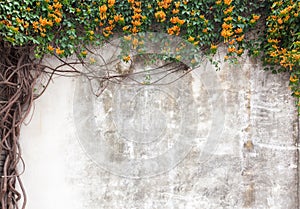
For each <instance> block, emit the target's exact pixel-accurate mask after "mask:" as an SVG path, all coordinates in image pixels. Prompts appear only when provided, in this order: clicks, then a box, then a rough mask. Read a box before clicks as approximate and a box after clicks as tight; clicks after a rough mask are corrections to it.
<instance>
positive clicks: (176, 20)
mask: <svg viewBox="0 0 300 209" xmlns="http://www.w3.org/2000/svg"><path fill="white" fill-rule="evenodd" d="M178 20H179V18H178V17H171V19H170V22H171V23H173V24H176V23H177V22H178Z"/></svg>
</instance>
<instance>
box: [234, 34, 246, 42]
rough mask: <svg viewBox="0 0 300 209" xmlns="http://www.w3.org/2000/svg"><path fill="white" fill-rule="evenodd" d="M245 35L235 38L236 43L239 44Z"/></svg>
mask: <svg viewBox="0 0 300 209" xmlns="http://www.w3.org/2000/svg"><path fill="white" fill-rule="evenodd" d="M244 37H245V35H242V36H240V37H237V38H236V41H238V42H241V41H242V40H244Z"/></svg>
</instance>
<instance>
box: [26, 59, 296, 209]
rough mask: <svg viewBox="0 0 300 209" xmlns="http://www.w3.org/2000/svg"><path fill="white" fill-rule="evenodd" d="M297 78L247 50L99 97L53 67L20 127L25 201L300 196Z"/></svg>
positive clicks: (151, 203)
mask: <svg viewBox="0 0 300 209" xmlns="http://www.w3.org/2000/svg"><path fill="white" fill-rule="evenodd" d="M51 63H52V64H53V65H56V64H57V63H55V61H54V60H51ZM135 65H136V66H138V67H136V68H135V70H136V69H140V68H141V66H140V64H139V63H135ZM179 73H180V72H179ZM181 73H182V72H181ZM176 75H177V76H178V73H177V74H176V73H175V74H174V76H176ZM136 78H137V79H139V78H140V77H136ZM153 79H155V77H154V78H153ZM170 79H171V78H170ZM288 82H289V76H288V75H284V74H280V75H273V74H271V73H270V72H264V71H263V70H262V67H261V66H260V65H259V64H257V63H256V62H255V61H253V60H250V59H249V58H243V59H241V61H240V63H238V64H236V65H230V64H226V63H222V64H221V70H220V71H217V72H215V71H214V70H213V69H212V66H211V65H210V64H203V65H202V66H201V67H200V68H198V69H196V70H194V71H193V72H192V73H190V74H188V75H187V76H185V77H183V78H182V79H180V80H178V82H175V83H173V84H170V85H167V86H165V85H162V86H160V85H156V86H151V85H150V86H148V85H144V86H143V85H140V86H134V85H132V80H126V79H125V81H124V84H126V85H122V86H120V85H114V84H112V85H110V86H109V87H107V89H106V90H105V91H104V92H103V94H102V95H101V96H99V97H97V98H96V97H93V96H92V94H91V92H90V91H89V90H88V85H87V82H86V81H85V80H84V79H83V78H80V77H77V78H65V77H55V79H54V80H53V82H52V83H51V84H50V86H49V88H48V89H47V91H46V92H45V94H44V95H43V96H42V97H41V98H40V99H38V100H36V101H35V105H34V110H33V112H34V114H33V116H32V118H31V121H30V123H29V124H28V125H24V126H23V127H22V136H21V143H22V149H23V157H24V160H25V162H26V172H25V173H24V175H23V181H24V185H25V187H26V191H27V196H28V206H27V208H28V209H40V208H43V209H53V208H56V209H69V208H70V209H99V208H105V209H106V208H107V209H108V208H124V209H125V208H126V209H127V208H128V209H133V208H137V209H140V208H145V209H153V208H159V209H161V208H188V209H189V208H191V209H192V208H197V209H198V208H199V209H200V208H201V209H202V208H205V209H221V208H222V209H223V208H228V209H232V208H237V209H241V208H253V209H259V208H261V209H267V208H268V209H269V208H270V209H271V208H272V209H280V208H282V209H296V208H299V199H298V198H299V196H298V194H299V192H298V190H299V183H298V182H299V175H298V174H299V173H298V149H297V138H298V127H297V124H298V122H297V115H296V108H295V106H294V100H293V99H292V98H291V96H290V91H289V90H288ZM28 121H29V119H28Z"/></svg>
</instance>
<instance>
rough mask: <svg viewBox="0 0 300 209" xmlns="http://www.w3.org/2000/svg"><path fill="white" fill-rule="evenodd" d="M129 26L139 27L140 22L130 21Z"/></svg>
mask: <svg viewBox="0 0 300 209" xmlns="http://www.w3.org/2000/svg"><path fill="white" fill-rule="evenodd" d="M131 24H132V25H134V26H141V24H142V23H141V22H140V21H139V20H135V21H131Z"/></svg>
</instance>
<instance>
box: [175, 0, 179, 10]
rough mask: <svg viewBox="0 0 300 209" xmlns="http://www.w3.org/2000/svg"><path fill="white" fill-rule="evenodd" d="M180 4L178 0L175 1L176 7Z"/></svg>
mask: <svg viewBox="0 0 300 209" xmlns="http://www.w3.org/2000/svg"><path fill="white" fill-rule="evenodd" d="M179 6H180V1H177V2H175V7H176V8H177V9H178V7H179Z"/></svg>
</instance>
